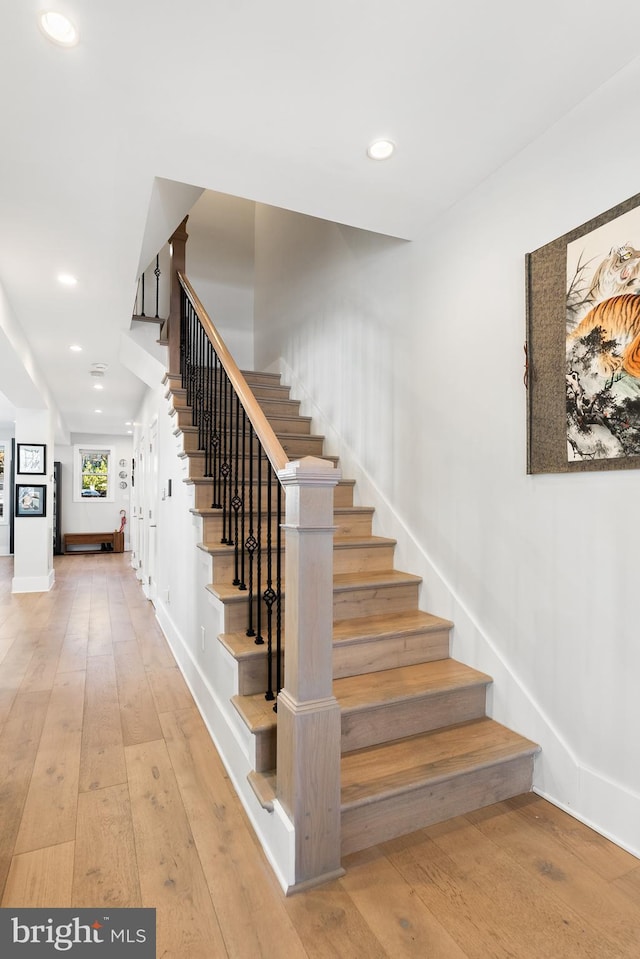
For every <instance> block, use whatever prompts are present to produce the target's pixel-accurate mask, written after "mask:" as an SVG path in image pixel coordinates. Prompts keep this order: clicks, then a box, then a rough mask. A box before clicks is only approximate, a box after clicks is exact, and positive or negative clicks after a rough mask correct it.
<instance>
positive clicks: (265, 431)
mask: <svg viewBox="0 0 640 959" xmlns="http://www.w3.org/2000/svg"><path fill="white" fill-rule="evenodd" d="M178 279H179V282H180V287H181V323H180V331H181V337H180V374H181V376H182V385H183V388H184V389H185V390H186V394H187V395H186V400H187V405H188V406H189V407H191V411H192V422H193V425H194V426H195V427H197V429H198V449H199V450H200V451H201V452H203V453H204V476H205V477H208V478H210V479H211V481H212V487H213V496H212V502H211V508H212V509H215V510H220V517H221V527H222V535H221V538H220V543H221V544H223V545H226V546H230V547H233V555H234V578H233V585H234V586H235V587H236V588H237V589H238V590H239V591H240V592H246V593H247V597H248V603H247V622H246V634H247V636H251V637H254V642H255V643H256V644H257V645H262V644H264V645H266V656H267V689H266V690H265V697H266V699H267V700H275V699H276V696H277V694H278V693H279V692H280V689H281V688H282V629H283V622H282V581H283V570H282V549H283V537H282V523H283V517H284V514H283V488H282V485H281V483H280V481H279V479H278V475H277V474H278V472H279V471H280V470H282V469H284V468H285V467H286V466H287V464H288V461H289V460H288V457H287V455H286V453H285V452H284V450H283V449H282V446H281V445H280V442H279V440H278V438H277V436H276V435H275V433H274V431H273V429H272V427H271V424H270V423H269V421H268V420H267V418H266V416H265V414H264V413H263V411H262V409H261V407H260V405H259V404H258V402H257V400H256V398H255V396H254V395H253V392H252V391H251V389H250V388H249V386H248V384H247V382H246V380H245V378H244V376H243V375H242V373H241V372H240V370H239V369H238V367H237V365H236V363H235V361H234V359H233V357H232V356H231V354H230V353H229V351H228V349H227V347H226V346H225V344H224V342H223V340H222V339H221V337H220V335H219V333H218V331H217V330H216V329H215V327H214V326H213V323H212V322H211V320H210V318H209V316H208V315H207V312H206V310H205V309H204V307H203V305H202V303H201V302H200V300H199V299H198V297H197V295H196V293H195V291H194V289H193V287H192V286H191V284H190V283H189V281H188V280H187V278H186V277H185V276H184V275H183V274H182V273H179V274H178ZM274 708H275V707H274Z"/></svg>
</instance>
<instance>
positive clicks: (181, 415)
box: [173, 407, 311, 436]
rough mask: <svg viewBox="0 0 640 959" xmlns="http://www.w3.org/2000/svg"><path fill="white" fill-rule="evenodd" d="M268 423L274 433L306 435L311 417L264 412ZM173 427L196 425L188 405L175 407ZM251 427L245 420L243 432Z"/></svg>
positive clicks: (234, 419) (188, 427)
mask: <svg viewBox="0 0 640 959" xmlns="http://www.w3.org/2000/svg"><path fill="white" fill-rule="evenodd" d="M266 416H267V419H268V420H269V423H270V424H271V426H272V427H273V431H274V433H285V434H289V433H293V434H300V435H302V436H308V435H309V433H310V432H311V419H310V418H305V417H302V416H296V415H295V414H292V415H287V414H286V413H285V414H283V415H278V414H273V413H270V414H269V413H267V414H266ZM173 420H174V427H175V428H176V429H180V430H191V429H193V428H194V426H195V425H196V424H195V423H194V420H193V411H192V409H191V408H190V407H185V408H184V409H176V410H174V412H173ZM235 422H236V418H235V416H233V417H231V424H232V427H231V428H232V430H234V432H235ZM250 429H251V424H250V423H249V422H248V421H247V423H246V425H245V433H246V434H247V435H249V432H250Z"/></svg>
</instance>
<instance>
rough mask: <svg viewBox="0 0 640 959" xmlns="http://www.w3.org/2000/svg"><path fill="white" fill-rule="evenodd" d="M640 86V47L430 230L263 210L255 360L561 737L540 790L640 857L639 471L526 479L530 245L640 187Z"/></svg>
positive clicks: (542, 771) (524, 719)
mask: <svg viewBox="0 0 640 959" xmlns="http://www.w3.org/2000/svg"><path fill="white" fill-rule="evenodd" d="M639 93H640V64H639V63H638V62H636V63H634V64H632V65H631V66H630V67H628V68H627V69H625V70H624V71H622V72H621V73H620V74H619V75H618V76H617V77H615V78H614V79H613V80H612V81H611V82H610V83H608V84H607V85H605V86H603V87H602V88H601V89H600V90H599V91H597V93H596V94H595V95H593V96H592V97H591V98H590V99H589V100H588V101H585V102H584V103H583V104H582V105H581V106H580V107H579V108H578V109H577V110H575V111H574V112H573V113H572V114H570V115H569V116H567V117H566V118H565V119H564V120H563V121H562V122H561V123H559V124H557V125H556V126H555V127H553V128H552V129H551V130H550V131H548V133H547V134H546V135H545V136H544V137H542V138H540V139H539V140H537V141H536V142H535V143H533V144H532V145H531V146H530V147H529V148H527V149H526V150H524V151H523V152H522V153H521V154H519V155H518V156H517V157H515V158H514V159H513V160H512V162H510V163H509V164H508V165H506V166H505V167H503V168H502V169H501V170H500V171H498V172H497V173H496V174H495V175H494V176H492V177H491V178H490V179H488V180H486V181H485V182H484V183H483V184H482V185H481V186H480V187H479V188H478V189H477V190H476V191H475V192H474V193H473V194H472V195H470V196H469V197H468V198H467V199H466V201H465V202H463V203H460V204H458V205H457V206H456V207H455V208H453V209H452V210H450V211H449V213H448V214H447V215H445V216H443V217H442V218H441V219H440V220H439V222H438V223H437V224H435V225H433V226H432V228H430V230H429V231H428V233H426V232H425V234H424V236H423V237H422V238H421V239H419V240H416V241H414V242H413V243H403V242H401V241H397V240H391V239H388V238H384V237H380V236H376V235H373V234H367V233H363V232H360V231H357V230H354V229H351V228H347V227H341V226H337V225H335V224H331V223H327V222H324V221H320V220H313V219H311V218H307V217H303V216H301V215H297V214H292V213H287V212H284V211H277V210H274V209H272V208H268V207H258V209H257V213H256V249H255V272H256V290H255V330H256V341H255V358H256V367H257V368H263V369H264V368H269V367H271V368H277V367H279V368H281V369H282V370H284V371H285V374H286V375H287V376H288V377H290V380H291V381H292V382H293V383H294V387H295V390H296V391H297V395H298V396H299V397H300V398H302V399H303V400H304V406H305V410H304V411H305V412H308V413H309V412H310V413H312V414H313V415H314V417H315V422H314V431H319V432H323V431H326V432H327V435H328V437H329V448H330V450H331V449H333V450H335V451H338V450H339V452H340V454H341V457H342V464H343V471H344V473H345V475H352V476H355V477H356V478H357V479H358V483H359V487H358V489H359V495H360V496H361V497H362V499H364V500H365V501H367V500H369V501H371V502H373V504H374V505H376V507H377V514H376V515H377V517H378V523H380V524H381V530H384V532H385V533H386V534H387V535H395V536H397V537H398V539H399V548H398V552H397V557H398V565H400V566H404V568H408V569H411V570H412V571H413V572H417V573H420V574H422V575H423V577H424V585H423V590H422V597H421V605H422V606H423V608H427V609H431V610H432V611H433V612H436V613H441V614H444V615H448V616H451V618H452V619H454V621H455V623H456V628H455V630H454V641H453V654H454V655H455V656H457V657H458V658H460V659H464V660H465V661H466V662H468V663H470V664H473V665H477V666H478V667H480V668H482V669H486V670H487V671H488V672H490V673H492V675H493V676H494V678H495V680H496V682H495V685H494V689H493V693H492V696H491V698H490V709H491V711H492V713H493V715H494V716H495V717H496V718H498V719H500V720H501V721H504V722H505V723H507V724H508V725H511V726H513V727H514V728H516V729H518V731H520V732H522V733H524V734H526V735H529V736H530V737H531V738H532V739H535V740H536V741H538V742H539V743H540V744H541V745H542V755H541V757H540V759H539V760H538V762H537V768H536V787H537V789H538V790H539V791H540V792H542V793H543V794H546V795H548V796H549V797H550V798H552V799H553V800H554V801H555V802H557V803H558V804H560V805H563V806H564V807H565V808H568V809H569V810H570V811H573V812H574V813H575V814H576V815H577V816H579V817H580V818H583V819H584V820H585V821H587V822H590V823H591V824H593V825H595V827H596V828H598V829H600V831H602V832H604V833H605V834H608V835H610V836H612V837H613V838H615V839H616V840H617V841H618V842H620V843H621V844H622V845H624V846H626V847H627V848H630V849H631V850H632V851H635V852H636V853H637V854H638V853H640V763H639V762H638V745H637V731H638V729H640V697H639V696H638V695H637V677H638V675H640V643H639V642H638V638H637V637H638V628H637V614H636V607H635V594H636V589H637V580H638V561H637V555H636V554H637V550H636V545H635V544H636V542H637V539H638V533H639V532H640V515H639V513H638V511H637V510H636V509H635V505H634V504H635V495H634V494H636V492H637V489H638V475H637V473H636V472H635V471H620V472H606V473H583V474H580V475H575V474H574V475H559V476H558V475H544V476H535V477H532V476H527V475H526V397H525V390H524V388H523V382H522V380H523V359H524V354H523V343H524V339H525V280H524V257H525V254H526V253H527V252H528V251H530V250H533V249H535V248H537V247H539V246H542V245H544V244H545V243H547V242H548V241H550V240H552V239H554V238H555V237H557V236H559V235H561V234H563V233H564V232H566V231H567V230H569V229H571V228H572V227H574V226H577V225H579V224H580V223H582V222H584V221H586V220H588V219H589V218H590V217H592V216H595V215H596V214H598V213H600V212H602V211H604V210H607V209H609V208H610V207H612V206H614V205H615V204H616V203H618V202H620V201H622V200H624V199H626V198H627V197H628V196H632V195H633V194H635V193H637V192H638V190H639V188H640V181H639V180H638V173H637V171H638V169H639V168H640V162H639V161H640V131H639V130H638V128H637V125H634V124H633V123H632V122H630V116H629V112H628V106H629V103H631V102H634V101H635V99H637V96H638V94H639ZM505 122H508V118H505ZM439 148H440V147H439ZM442 148H445V149H446V145H443V147H442ZM469 149H473V144H472V143H470V144H469ZM433 188H434V189H437V188H438V186H437V184H434V185H433ZM630 239H631V240H632V241H634V245H636V246H638V245H640V237H637V238H635V239H634V238H630ZM294 395H295V393H294Z"/></svg>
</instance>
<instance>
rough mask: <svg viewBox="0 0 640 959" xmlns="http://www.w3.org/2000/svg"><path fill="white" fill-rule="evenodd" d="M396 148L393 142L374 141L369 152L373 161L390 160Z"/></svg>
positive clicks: (368, 154)
mask: <svg viewBox="0 0 640 959" xmlns="http://www.w3.org/2000/svg"><path fill="white" fill-rule="evenodd" d="M395 148H396V145H395V143H393V141H392V140H374V141H373V143H371V144H370V146H369V149H368V150H367V156H368V157H370V158H371V159H372V160H388V159H389V157H390V156H391V155H392V153H393V152H394V150H395Z"/></svg>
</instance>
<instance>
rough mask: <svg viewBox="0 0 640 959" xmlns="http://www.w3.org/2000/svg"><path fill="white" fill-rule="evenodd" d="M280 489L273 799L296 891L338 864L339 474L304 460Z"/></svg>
mask: <svg viewBox="0 0 640 959" xmlns="http://www.w3.org/2000/svg"><path fill="white" fill-rule="evenodd" d="M278 476H279V479H280V482H281V483H282V485H283V486H285V487H286V523H285V525H284V530H285V543H286V550H285V595H286V600H285V644H286V652H285V670H284V688H283V689H282V691H281V692H280V695H279V696H278V746H277V771H278V785H277V798H278V800H279V801H280V803H281V805H282V807H283V809H284V810H285V812H286V813H287V815H288V816H289V818H290V819H291V821H292V823H293V826H294V830H295V886H294V887H293V888H292V889H290V890H289V891H290V892H293V891H297V890H298V889H300V888H303V887H304V886H308V885H311V884H314V883H315V882H320V881H325V880H327V879H329V878H332V877H334V876H339V875H343V870H342V868H341V866H340V707H339V705H338V702H337V700H336V699H335V698H334V696H333V666H332V642H333V533H334V529H335V528H334V525H333V493H334V487H335V486H336V484H337V482H338V480H339V479H340V471H339V470H337V469H336V468H335V467H334V466H333V465H332V464H331V463H329V462H328V461H327V460H321V459H316V458H315V457H305V458H304V459H302V460H300V461H297V462H292V463H289V464H288V466H287V467H286V468H285V469H283V470H281V471H280V472H279V473H278Z"/></svg>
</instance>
